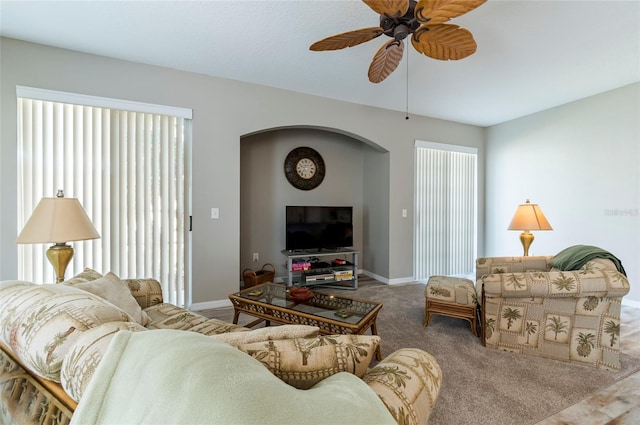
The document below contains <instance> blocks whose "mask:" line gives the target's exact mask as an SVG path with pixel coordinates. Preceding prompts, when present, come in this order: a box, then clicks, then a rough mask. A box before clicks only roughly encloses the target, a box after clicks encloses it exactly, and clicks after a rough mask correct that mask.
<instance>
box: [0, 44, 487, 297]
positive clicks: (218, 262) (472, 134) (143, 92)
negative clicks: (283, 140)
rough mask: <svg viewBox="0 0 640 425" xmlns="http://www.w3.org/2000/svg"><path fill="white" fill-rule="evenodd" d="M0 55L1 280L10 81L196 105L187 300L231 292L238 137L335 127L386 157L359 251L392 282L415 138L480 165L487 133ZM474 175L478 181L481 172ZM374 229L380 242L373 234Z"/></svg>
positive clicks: (201, 82)
mask: <svg viewBox="0 0 640 425" xmlns="http://www.w3.org/2000/svg"><path fill="white" fill-rule="evenodd" d="M0 52H1V55H2V58H1V59H2V60H1V63H0V75H1V81H0V108H1V109H0V127H1V129H0V188H1V189H2V190H1V191H0V256H1V258H2V262H1V264H2V265H1V268H0V279H14V278H16V276H17V266H16V261H17V249H16V246H15V243H14V241H15V237H16V234H17V229H16V221H17V219H16V199H17V195H16V185H17V182H16V170H17V169H16V158H17V152H16V142H15V141H16V126H15V123H16V99H15V86H16V85H23V86H30V87H39V88H46V89H51V90H59V91H67V92H72V93H81V94H87V95H95V96H103V97H111V98H117V99H125V100H132V101H137V102H147V103H156V104H162V105H169V106H178V107H184V108H191V109H193V139H194V142H193V210H192V213H193V226H194V231H193V260H192V261H193V264H192V270H193V302H194V303H206V302H211V301H218V300H226V298H227V295H228V294H229V293H231V292H233V291H235V290H237V288H238V282H239V271H240V141H241V139H242V137H243V136H245V135H251V134H255V133H258V132H262V131H265V130H269V129H275V128H287V127H317V128H327V129H336V130H337V131H339V132H340V133H343V134H346V135H350V136H352V137H353V138H355V139H357V140H360V141H364V142H367V143H371V144H372V145H373V146H379V147H380V148H381V149H382V150H386V151H388V152H389V153H388V154H387V155H388V167H389V170H388V174H389V179H388V181H386V182H384V184H385V185H386V186H387V187H385V188H383V189H382V191H383V192H382V193H384V192H385V191H388V192H389V195H388V202H387V203H386V205H380V204H382V202H385V201H381V200H377V199H376V203H377V204H378V205H377V208H376V212H375V214H369V215H368V216H367V217H368V220H369V221H368V222H366V226H367V227H366V230H363V233H364V232H369V238H370V239H369V240H370V241H371V240H375V241H377V242H383V243H375V244H371V243H369V246H366V247H364V248H363V249H366V251H367V252H368V255H370V256H371V258H375V261H377V262H382V263H386V265H383V266H380V270H385V268H388V272H387V274H386V276H383V277H385V278H387V279H388V280H389V281H390V282H398V281H404V280H408V279H411V277H412V275H413V267H412V263H413V261H412V254H413V237H412V230H413V219H412V216H413V214H412V211H413V152H414V141H415V140H427V141H432V142H439V143H450V144H458V145H465V146H473V147H477V148H479V152H480V153H479V155H480V163H481V164H482V163H483V162H484V159H483V158H484V149H483V144H484V132H485V131H484V129H482V128H479V127H475V126H470V125H464V124H459V123H453V122H448V121H443V120H437V119H432V118H427V117H417V116H411V119H409V120H405V119H404V114H403V113H400V112H393V111H388V110H382V109H377V108H370V107H365V106H362V105H356V104H349V103H345V102H337V101H332V100H329V99H325V98H321V97H314V96H306V95H302V94H297V93H293V92H288V91H283V90H277V89H272V88H268V87H262V86H256V85H251V84H245V83H240V82H235V81H231V80H224V79H219V78H213V77H209V76H205V75H200V74H193V73H187V72H180V71H175V70H171V69H166V68H159V67H153V66H147V65H142V64H137V63H133V62H126V61H121V60H115V59H110V58H105V57H100V56H94V55H87V54H83V53H78V52H73V51H68V50H62V49H57V48H51V47H47V46H43V45H37V44H31V43H25V42H21V41H16V40H11V39H6V38H2V39H0ZM425 101H432V100H431V99H427V100H425ZM433 101H437V100H433ZM480 173H481V178H482V176H483V175H484V173H483V169H481V170H480ZM480 187H481V188H483V187H484V184H483V182H482V180H481V181H480ZM363 190H364V191H367V192H368V193H372V192H373V191H374V190H373V189H371V188H363ZM363 196H364V195H363ZM479 198H480V199H483V198H484V194H483V192H482V191H481V193H480V194H479ZM381 199H385V198H381ZM212 207H217V208H220V219H218V220H211V219H210V210H211V208H212ZM385 209H388V213H387V214H385V213H382V211H384V210H385ZM402 209H407V210H408V211H409V212H410V214H409V217H408V218H402V216H401V211H402ZM483 210H484V205H483V204H481V205H480V211H481V212H482V211H483ZM363 214H366V212H363ZM480 219H481V221H483V217H481V218H480ZM363 225H364V221H363ZM376 229H382V232H381V234H382V236H378V235H375V236H372V235H371V234H370V233H373V232H376V231H377V230H376ZM480 230H481V235H480V241H482V229H480ZM387 238H388V243H384V242H386V239H387ZM480 244H482V242H480ZM481 251H482V247H481V246H480V247H479V252H481ZM367 261H369V260H367ZM376 267H377V266H376ZM105 272H106V270H105Z"/></svg>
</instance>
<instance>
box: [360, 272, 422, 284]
mask: <svg viewBox="0 0 640 425" xmlns="http://www.w3.org/2000/svg"><path fill="white" fill-rule="evenodd" d="M360 273H361V274H363V275H365V276H369V277H370V278H372V279H375V280H377V281H378V282H382V283H384V284H387V285H401V284H403V283H412V282H415V279H414V278H413V277H400V278H396V279H389V278H387V277H383V276H379V275H377V274H375V273H371V272H368V271H366V270H362V271H360Z"/></svg>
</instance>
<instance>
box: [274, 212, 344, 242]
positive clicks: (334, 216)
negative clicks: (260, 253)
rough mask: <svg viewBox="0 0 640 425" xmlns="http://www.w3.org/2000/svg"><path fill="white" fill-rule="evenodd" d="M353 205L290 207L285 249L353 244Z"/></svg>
mask: <svg viewBox="0 0 640 425" xmlns="http://www.w3.org/2000/svg"><path fill="white" fill-rule="evenodd" d="M352 220H353V207H325V206H287V219H286V231H287V236H286V249H287V250H289V251H295V250H304V249H323V248H324V249H337V248H346V247H351V246H353V222H352Z"/></svg>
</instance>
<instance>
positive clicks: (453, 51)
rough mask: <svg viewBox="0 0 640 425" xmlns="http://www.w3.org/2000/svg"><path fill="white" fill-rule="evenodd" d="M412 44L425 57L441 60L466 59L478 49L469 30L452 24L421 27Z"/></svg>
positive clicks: (412, 39)
mask: <svg viewBox="0 0 640 425" xmlns="http://www.w3.org/2000/svg"><path fill="white" fill-rule="evenodd" d="M411 44H413V47H414V48H415V49H416V50H417V51H418V52H420V53H422V54H423V55H427V56H429V57H430V58H433V59H440V60H458V59H463V58H466V57H467V56H470V55H472V54H473V53H475V51H476V49H477V47H478V46H477V44H476V41H475V40H474V39H473V35H472V34H471V33H470V32H469V31H468V30H466V29H464V28H460V27H459V26H457V25H451V24H439V25H427V26H423V27H420V28H419V29H418V31H416V32H415V33H414V34H413V37H411Z"/></svg>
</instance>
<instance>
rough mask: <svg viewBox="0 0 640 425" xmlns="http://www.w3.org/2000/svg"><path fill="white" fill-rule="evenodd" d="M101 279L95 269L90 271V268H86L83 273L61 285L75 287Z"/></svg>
mask: <svg viewBox="0 0 640 425" xmlns="http://www.w3.org/2000/svg"><path fill="white" fill-rule="evenodd" d="M101 277H102V275H101V274H100V273H98V272H97V271H95V270H93V269H90V268H89V267H86V268H85V269H84V270H83V271H82V272H80V273H78V274H77V275H75V276H74V277H72V278H70V279H67V280H65V281H64V282H62V283H61V285H70V286H73V285H77V284H78V283H82V282H90V281H92V280H96V279H100V278H101Z"/></svg>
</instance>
